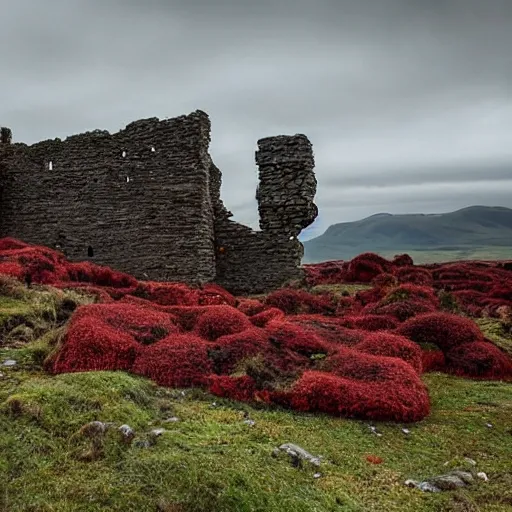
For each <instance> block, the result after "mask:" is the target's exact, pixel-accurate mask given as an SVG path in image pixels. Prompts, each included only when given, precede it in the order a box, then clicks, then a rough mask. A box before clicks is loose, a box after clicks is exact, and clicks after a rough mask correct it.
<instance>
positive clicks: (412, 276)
mask: <svg viewBox="0 0 512 512" xmlns="http://www.w3.org/2000/svg"><path fill="white" fill-rule="evenodd" d="M394 274H395V276H396V278H397V279H398V281H399V282H400V283H411V284H417V285H420V286H432V284H433V282H434V280H433V278H432V274H431V273H430V272H429V271H428V270H427V269H424V268H421V267H399V268H397V269H395V271H394Z"/></svg>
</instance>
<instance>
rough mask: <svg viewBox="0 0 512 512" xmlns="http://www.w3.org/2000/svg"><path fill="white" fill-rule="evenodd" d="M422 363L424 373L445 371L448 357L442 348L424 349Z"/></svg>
mask: <svg viewBox="0 0 512 512" xmlns="http://www.w3.org/2000/svg"><path fill="white" fill-rule="evenodd" d="M421 365H422V368H423V373H427V372H443V371H444V370H445V369H446V358H445V357H444V352H443V351H442V350H422V351H421Z"/></svg>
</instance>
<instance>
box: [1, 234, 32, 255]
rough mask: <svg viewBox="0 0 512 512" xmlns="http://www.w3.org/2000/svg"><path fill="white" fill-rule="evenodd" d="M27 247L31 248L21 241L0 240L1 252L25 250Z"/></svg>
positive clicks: (12, 239)
mask: <svg viewBox="0 0 512 512" xmlns="http://www.w3.org/2000/svg"><path fill="white" fill-rule="evenodd" d="M25 247H29V244H26V243H25V242H22V241H21V240H16V239H15V238H9V237H7V238H0V251H2V252H3V251H11V250H16V249H24V248H25Z"/></svg>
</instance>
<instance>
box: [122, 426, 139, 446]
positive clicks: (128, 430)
mask: <svg viewBox="0 0 512 512" xmlns="http://www.w3.org/2000/svg"><path fill="white" fill-rule="evenodd" d="M118 430H119V432H120V433H121V439H122V441H123V443H125V444H131V442H132V441H133V438H134V437H135V430H133V428H132V427H130V425H121V426H120V427H119V428H118Z"/></svg>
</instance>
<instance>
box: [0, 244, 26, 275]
mask: <svg viewBox="0 0 512 512" xmlns="http://www.w3.org/2000/svg"><path fill="white" fill-rule="evenodd" d="M0 241H1V240H0ZM0 274H5V275H7V276H11V277H15V278H16V279H19V280H20V281H21V280H22V279H23V278H24V277H25V269H24V268H23V265H21V264H20V263H17V262H16V261H0Z"/></svg>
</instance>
